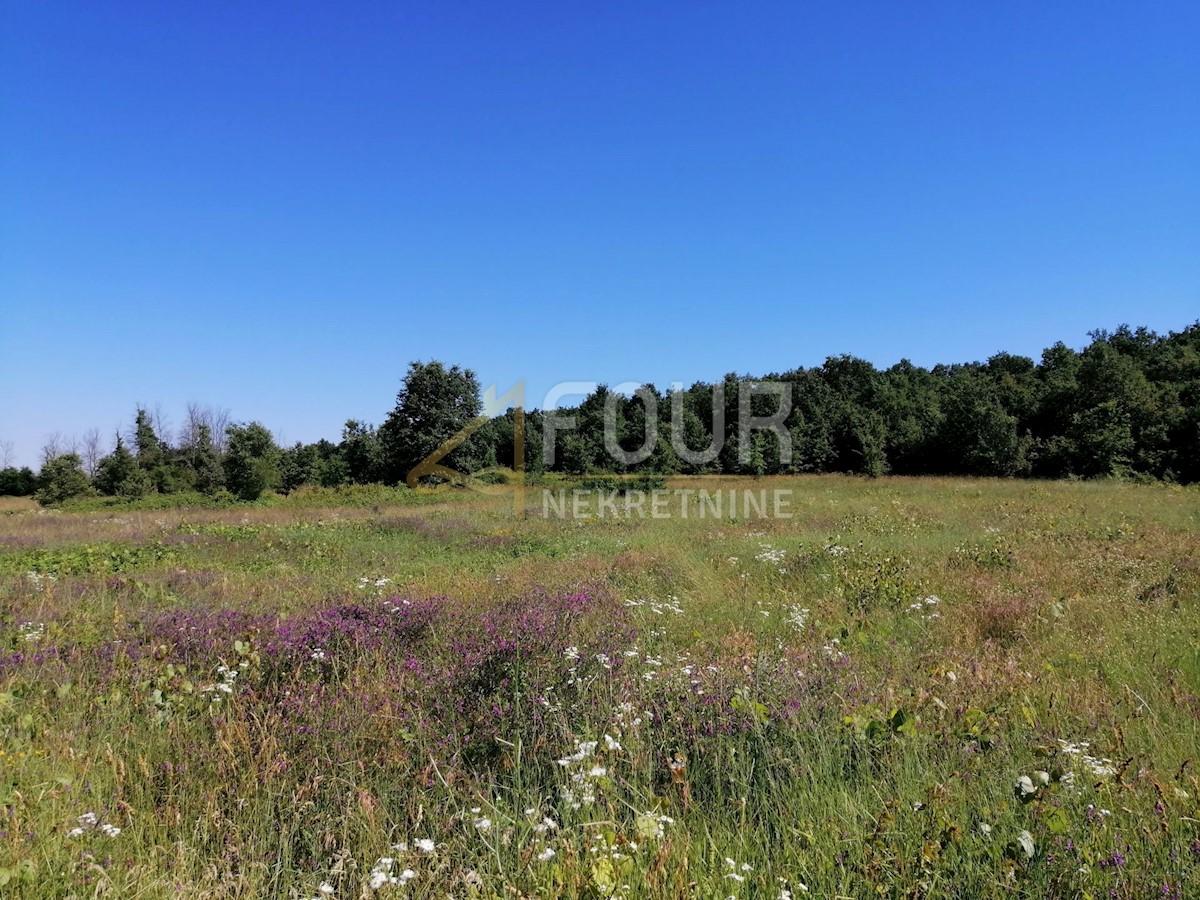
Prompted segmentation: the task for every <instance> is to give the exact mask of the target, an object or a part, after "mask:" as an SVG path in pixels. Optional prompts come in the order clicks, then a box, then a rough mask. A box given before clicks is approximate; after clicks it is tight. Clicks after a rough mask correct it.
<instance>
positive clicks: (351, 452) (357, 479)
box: [339, 419, 384, 484]
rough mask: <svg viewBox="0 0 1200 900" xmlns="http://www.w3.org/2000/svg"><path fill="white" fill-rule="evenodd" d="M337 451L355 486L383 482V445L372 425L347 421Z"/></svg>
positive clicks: (352, 420) (351, 420)
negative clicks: (338, 450)
mask: <svg viewBox="0 0 1200 900" xmlns="http://www.w3.org/2000/svg"><path fill="white" fill-rule="evenodd" d="M339 449H340V451H341V456H342V460H343V461H344V463H345V468H346V470H347V475H348V477H349V480H350V481H353V482H354V483H355V484H374V483H376V482H380V481H383V475H384V456H383V444H382V443H381V442H380V440H379V432H378V431H376V430H375V426H374V425H369V424H367V423H366V422H360V421H358V420H357V419H350V420H349V421H347V422H346V426H345V427H344V428H343V429H342V443H341V445H340V447H339Z"/></svg>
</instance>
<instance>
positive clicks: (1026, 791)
mask: <svg viewBox="0 0 1200 900" xmlns="http://www.w3.org/2000/svg"><path fill="white" fill-rule="evenodd" d="M1013 790H1014V792H1015V793H1016V795H1017V797H1018V798H1019V799H1021V800H1024V799H1025V798H1026V797H1028V796H1030V795H1031V794H1036V793H1037V788H1036V787H1034V786H1033V779H1032V778H1030V777H1029V776H1028V775H1022V776H1021V777H1020V778H1018V779H1017V783H1016V784H1015V785H1013Z"/></svg>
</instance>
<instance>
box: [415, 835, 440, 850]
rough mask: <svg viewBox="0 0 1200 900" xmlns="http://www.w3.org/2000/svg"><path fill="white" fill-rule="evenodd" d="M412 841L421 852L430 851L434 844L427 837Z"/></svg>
mask: <svg viewBox="0 0 1200 900" xmlns="http://www.w3.org/2000/svg"><path fill="white" fill-rule="evenodd" d="M414 843H416V845H417V849H418V850H420V851H421V852H422V853H432V852H433V849H434V846H435V845H434V843H433V841H432V840H430V839H429V838H418V839H417V840H416V841H415V842H414Z"/></svg>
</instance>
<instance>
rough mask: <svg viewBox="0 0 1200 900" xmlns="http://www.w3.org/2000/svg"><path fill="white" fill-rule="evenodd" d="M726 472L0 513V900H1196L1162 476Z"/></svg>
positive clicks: (1197, 772) (1192, 748)
mask: <svg viewBox="0 0 1200 900" xmlns="http://www.w3.org/2000/svg"><path fill="white" fill-rule="evenodd" d="M722 484H723V485H724V486H734V485H735V484H737V483H736V482H735V481H733V480H725V481H723V482H722ZM760 486H766V487H787V488H790V489H792V490H793V492H794V493H793V495H792V510H793V511H794V513H795V516H794V518H791V519H751V520H738V519H729V518H725V519H720V520H715V519H713V518H707V519H699V518H687V519H684V518H680V517H679V516H674V517H672V518H670V519H666V520H652V519H649V518H646V519H639V518H636V517H634V518H629V519H625V518H608V519H597V518H588V519H570V518H568V519H566V520H559V519H545V518H542V517H541V516H539V515H537V514H536V512H537V511H536V510H535V514H534V515H532V516H531V517H529V518H526V519H524V520H518V519H515V518H513V517H512V515H511V510H510V508H509V506H508V505H507V503H506V501H504V500H501V499H495V500H493V499H489V498H484V497H480V496H478V495H473V494H462V495H457V496H447V495H438V496H436V497H434V498H431V499H430V500H429V501H428V502H413V501H412V499H411V498H407V499H406V500H405V501H404V502H402V503H396V504H394V505H393V504H389V503H387V502H386V500H383V499H381V500H379V502H375V503H357V504H353V505H351V504H346V505H337V504H336V498H333V497H332V496H331V495H309V496H298V497H294V498H289V499H288V500H286V501H275V502H273V503H271V504H265V505H260V506H255V505H251V506H242V507H238V508H234V509H215V510H205V509H190V510H189V509H175V510H172V509H142V510H139V509H137V508H114V509H108V510H96V509H84V510H78V511H70V510H66V511H58V510H40V509H36V508H32V507H31V506H30V507H28V508H27V507H25V506H22V505H21V504H19V503H10V504H9V505H8V506H6V507H0V895H2V896H4V897H14V898H43V897H100V896H107V897H119V898H131V897H138V898H156V897H290V898H304V900H308V898H325V897H330V898H366V900H369V898H376V897H378V898H380V900H386V898H392V897H395V898H406V897H439V898H440V897H455V898H489V900H490V898H517V897H547V898H554V897H590V898H604V897H661V898H674V897H696V898H705V900H708V898H725V897H733V898H739V900H740V898H799V897H826V898H835V897H836V898H865V897H879V896H885V897H914V898H915V897H961V898H987V897H1000V896H1004V897H1028V898H1043V897H1079V898H1086V897H1095V898H1102V897H1103V898H1108V897H1116V898H1149V897H1155V898H1177V900H1183V898H1187V897H1198V896H1200V768H1198V767H1200V491H1197V490H1195V489H1180V488H1174V487H1168V486H1157V485H1156V486H1140V485H1131V484H1122V483H1034V482H1020V481H967V480H961V479H960V480H954V479H879V480H875V481H867V480H858V479H850V478H842V477H835V476H828V477H808V478H796V479H790V480H787V479H781V480H778V481H775V480H771V479H766V480H763V481H760V482H755V487H756V488H757V487H760Z"/></svg>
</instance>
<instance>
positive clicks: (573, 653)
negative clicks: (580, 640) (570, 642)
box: [563, 646, 579, 662]
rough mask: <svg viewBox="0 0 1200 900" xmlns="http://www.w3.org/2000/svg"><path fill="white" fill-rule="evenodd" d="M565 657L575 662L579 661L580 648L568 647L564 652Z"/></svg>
mask: <svg viewBox="0 0 1200 900" xmlns="http://www.w3.org/2000/svg"><path fill="white" fill-rule="evenodd" d="M563 656H565V657H566V658H567V659H569V660H571V661H572V662H574V661H575V660H577V659H579V648H578V647H574V646H571V647H568V648H567V649H566V650H564V651H563Z"/></svg>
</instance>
